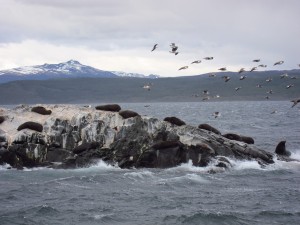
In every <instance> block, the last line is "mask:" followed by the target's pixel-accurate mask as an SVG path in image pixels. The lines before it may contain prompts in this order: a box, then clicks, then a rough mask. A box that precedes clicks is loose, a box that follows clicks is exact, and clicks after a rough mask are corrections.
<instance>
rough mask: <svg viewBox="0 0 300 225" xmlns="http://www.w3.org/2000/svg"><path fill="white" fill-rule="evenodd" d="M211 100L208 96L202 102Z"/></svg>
mask: <svg viewBox="0 0 300 225" xmlns="http://www.w3.org/2000/svg"><path fill="white" fill-rule="evenodd" d="M209 99H210V97H209V96H206V97H204V98H202V101H207V100H209Z"/></svg>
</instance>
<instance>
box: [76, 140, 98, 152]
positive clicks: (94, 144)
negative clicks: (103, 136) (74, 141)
mask: <svg viewBox="0 0 300 225" xmlns="http://www.w3.org/2000/svg"><path fill="white" fill-rule="evenodd" d="M99 147H100V143H99V142H91V143H84V144H81V145H79V146H77V147H75V148H74V149H73V153H74V154H80V153H82V152H84V151H88V150H90V149H96V148H99Z"/></svg>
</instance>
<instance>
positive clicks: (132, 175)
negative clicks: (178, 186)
mask: <svg viewBox="0 0 300 225" xmlns="http://www.w3.org/2000/svg"><path fill="white" fill-rule="evenodd" d="M124 176H125V177H128V178H133V179H135V178H139V179H145V178H149V177H151V178H153V177H154V175H153V173H152V172H151V171H149V170H137V171H134V172H127V173H124Z"/></svg>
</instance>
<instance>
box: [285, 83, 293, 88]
mask: <svg viewBox="0 0 300 225" xmlns="http://www.w3.org/2000/svg"><path fill="white" fill-rule="evenodd" d="M291 87H294V85H293V84H289V85H286V89H289V88H291Z"/></svg>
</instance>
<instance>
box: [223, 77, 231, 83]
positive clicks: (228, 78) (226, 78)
mask: <svg viewBox="0 0 300 225" xmlns="http://www.w3.org/2000/svg"><path fill="white" fill-rule="evenodd" d="M222 78H223V79H224V80H225V82H228V81H229V80H230V77H229V76H223V77H222Z"/></svg>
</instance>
